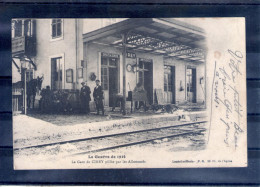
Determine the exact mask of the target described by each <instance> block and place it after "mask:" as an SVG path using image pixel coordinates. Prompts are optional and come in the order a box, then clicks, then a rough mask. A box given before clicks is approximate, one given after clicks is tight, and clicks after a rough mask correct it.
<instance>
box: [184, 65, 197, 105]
mask: <svg viewBox="0 0 260 187" xmlns="http://www.w3.org/2000/svg"><path fill="white" fill-rule="evenodd" d="M186 82H187V86H186V89H187V90H186V93H187V100H188V101H189V102H192V103H196V94H197V93H196V92H197V88H196V86H197V85H196V68H191V67H188V68H187V70H186Z"/></svg>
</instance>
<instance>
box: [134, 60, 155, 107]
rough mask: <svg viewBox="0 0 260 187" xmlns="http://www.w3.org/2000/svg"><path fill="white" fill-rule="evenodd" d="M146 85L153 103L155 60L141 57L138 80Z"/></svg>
mask: <svg viewBox="0 0 260 187" xmlns="http://www.w3.org/2000/svg"><path fill="white" fill-rule="evenodd" d="M138 82H140V83H142V85H143V86H144V89H145V90H146V92H147V99H148V103H149V104H153V62H152V60H149V59H139V63H138V81H137V83H138Z"/></svg>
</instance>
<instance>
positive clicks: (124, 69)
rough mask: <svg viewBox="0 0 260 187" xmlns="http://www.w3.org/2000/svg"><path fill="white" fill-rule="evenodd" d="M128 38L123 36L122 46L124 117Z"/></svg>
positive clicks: (125, 34) (124, 34)
mask: <svg viewBox="0 0 260 187" xmlns="http://www.w3.org/2000/svg"><path fill="white" fill-rule="evenodd" d="M126 38H127V33H123V34H122V44H123V103H122V105H123V107H122V108H123V115H125V114H126V110H125V105H126Z"/></svg>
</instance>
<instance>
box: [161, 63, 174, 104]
mask: <svg viewBox="0 0 260 187" xmlns="http://www.w3.org/2000/svg"><path fill="white" fill-rule="evenodd" d="M164 102H165V103H169V104H175V103H176V99H175V66H168V65H165V66H164Z"/></svg>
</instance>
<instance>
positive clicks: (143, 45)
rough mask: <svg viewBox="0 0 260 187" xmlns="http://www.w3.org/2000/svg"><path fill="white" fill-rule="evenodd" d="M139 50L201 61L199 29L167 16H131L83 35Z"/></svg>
mask: <svg viewBox="0 0 260 187" xmlns="http://www.w3.org/2000/svg"><path fill="white" fill-rule="evenodd" d="M122 34H123V35H124V36H125V37H126V38H125V47H126V48H127V50H134V51H142V52H146V53H152V54H157V55H163V56H164V57H172V58H177V59H181V60H185V61H192V62H204V59H205V51H206V47H205V32H204V30H203V29H201V28H199V27H196V26H193V25H190V24H187V23H184V22H181V21H178V20H175V19H170V18H131V19H127V20H125V21H122V22H118V23H115V24H112V25H109V26H106V27H103V28H101V29H98V30H95V31H92V32H89V33H86V34H84V35H83V41H84V42H92V43H97V44H102V45H109V46H111V47H119V48H123V45H124V44H123V41H122Z"/></svg>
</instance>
